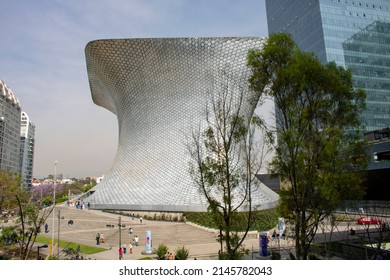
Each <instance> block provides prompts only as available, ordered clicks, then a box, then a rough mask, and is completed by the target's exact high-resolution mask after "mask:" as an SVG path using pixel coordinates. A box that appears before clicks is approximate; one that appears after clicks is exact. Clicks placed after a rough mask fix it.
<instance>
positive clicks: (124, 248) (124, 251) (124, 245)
mask: <svg viewBox="0 0 390 280" xmlns="http://www.w3.org/2000/svg"><path fill="white" fill-rule="evenodd" d="M126 249H127V248H126V242H125V243H123V254H126Z"/></svg>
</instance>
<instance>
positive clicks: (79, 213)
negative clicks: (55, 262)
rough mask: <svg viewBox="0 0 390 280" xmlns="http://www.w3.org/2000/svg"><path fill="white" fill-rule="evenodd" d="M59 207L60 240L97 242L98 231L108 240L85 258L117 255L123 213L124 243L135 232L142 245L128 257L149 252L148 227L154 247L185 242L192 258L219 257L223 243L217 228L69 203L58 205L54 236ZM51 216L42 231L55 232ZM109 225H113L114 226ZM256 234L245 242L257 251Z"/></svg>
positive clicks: (107, 258)
mask: <svg viewBox="0 0 390 280" xmlns="http://www.w3.org/2000/svg"><path fill="white" fill-rule="evenodd" d="M58 211H60V219H59V221H60V239H61V240H66V241H70V242H76V243H80V244H86V245H91V246H97V245H96V239H95V237H96V235H97V233H103V235H104V239H105V243H102V244H100V245H99V247H103V248H106V249H108V250H106V251H104V252H101V253H97V254H92V255H86V256H85V258H87V259H88V258H90V259H94V260H95V259H96V260H117V259H118V256H119V254H118V249H119V229H118V228H119V227H118V223H119V217H121V218H120V219H121V224H122V225H124V227H123V228H122V230H121V241H122V242H121V243H122V244H123V243H126V244H127V245H128V244H129V242H130V241H131V240H132V238H133V237H134V236H136V235H137V236H138V237H139V246H138V247H136V246H133V254H129V252H127V254H125V255H124V259H125V260H126V259H129V260H137V259H141V258H144V257H147V255H145V254H142V252H143V251H145V233H146V231H147V230H150V231H151V232H152V241H153V248H157V247H158V246H159V245H160V244H162V243H163V244H165V245H167V246H168V248H169V251H170V252H174V251H175V250H176V249H177V248H178V247H182V246H185V248H187V249H188V250H189V254H190V257H189V258H190V259H194V258H197V259H216V258H217V254H218V251H219V249H220V244H219V243H218V242H217V237H218V232H216V231H214V230H208V229H205V228H201V227H198V226H196V225H193V224H190V223H183V222H168V221H154V220H147V219H143V221H142V223H141V222H140V220H139V219H138V218H134V219H132V217H128V216H120V215H116V214H113V213H107V212H102V211H100V210H87V209H84V210H81V209H76V208H74V207H67V206H56V208H55V219H54V220H55V224H54V225H55V239H57V236H58V218H57V217H58V215H57V213H58ZM136 214H137V213H136ZM52 217H53V215H50V217H49V218H48V220H47V223H48V225H49V232H48V233H43V235H46V236H52V232H51V230H52V220H53V218H52ZM69 220H72V221H73V225H72V226H68V221H69ZM109 225H113V227H111V226H109ZM130 227H131V228H132V229H133V234H131V235H130V234H129V233H128V229H129V228H130ZM256 237H257V234H256V232H250V233H249V235H248V237H247V238H246V240H245V245H246V248H247V249H250V250H251V251H255V252H258V250H259V243H258V240H257V238H256ZM61 249H62V248H61ZM53 252H54V253H56V252H57V248H56V247H54V249H53ZM60 252H61V250H60ZM42 253H44V252H42ZM154 256H155V255H152V257H154Z"/></svg>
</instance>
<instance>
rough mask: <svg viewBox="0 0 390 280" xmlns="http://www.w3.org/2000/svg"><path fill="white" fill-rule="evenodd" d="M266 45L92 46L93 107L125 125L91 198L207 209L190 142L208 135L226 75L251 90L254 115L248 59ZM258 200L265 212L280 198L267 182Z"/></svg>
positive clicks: (117, 204)
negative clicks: (210, 95) (209, 115)
mask: <svg viewBox="0 0 390 280" xmlns="http://www.w3.org/2000/svg"><path fill="white" fill-rule="evenodd" d="M262 42H263V40H262V39H261V38H254V37H253V38H173V39H171V38H164V39H148V38H146V39H118V40H98V41H92V42H90V43H89V44H88V45H87V46H86V61H87V70H88V76H89V83H90V87H91V93H92V99H93V102H94V103H95V104H96V105H99V106H101V107H103V108H105V109H107V110H109V111H111V112H112V113H114V114H115V115H116V116H117V118H118V126H119V138H118V148H117V154H116V157H115V159H114V163H113V165H112V167H111V170H110V171H109V172H108V174H107V176H106V177H105V178H104V180H102V181H101V182H100V183H99V184H98V185H97V186H95V187H94V189H93V190H92V191H93V194H92V195H91V196H90V197H88V199H87V200H88V201H89V202H90V203H91V206H92V207H93V208H95V209H120V210H140V211H175V212H186V211H206V210H207V203H206V200H205V198H204V197H203V195H202V194H201V193H200V192H199V190H198V187H197V186H196V185H195V183H194V182H193V181H192V179H191V176H190V172H189V162H190V160H191V158H190V155H189V151H188V147H187V140H188V138H191V133H192V132H193V130H194V129H200V130H202V131H204V130H205V128H206V126H205V125H206V124H205V118H206V116H205V110H206V103H207V92H208V91H210V90H211V89H212V87H213V86H214V87H215V88H218V87H219V84H220V83H221V81H222V80H223V79H225V78H226V77H228V78H229V79H231V80H232V81H234V82H233V84H234V87H235V88H236V91H235V94H237V96H238V89H239V90H240V91H242V92H243V93H244V100H245V102H244V104H243V105H242V110H243V111H244V112H245V115H246V116H247V117H250V116H251V115H252V114H253V111H254V106H253V103H250V102H247V101H248V100H247V98H248V97H249V93H250V91H249V89H248V78H249V75H250V70H249V68H248V67H247V66H246V57H247V52H248V50H249V49H250V48H260V47H261V45H262ZM236 102H238V98H237V99H236ZM237 104H238V103H237ZM237 104H235V105H237ZM97 141H98V139H97ZM237 195H243V193H241V194H237ZM252 198H253V205H256V206H258V207H261V208H268V207H273V206H274V205H275V204H276V202H277V200H278V196H277V194H276V193H274V192H273V191H271V190H270V189H268V188H266V187H265V186H264V185H262V184H260V183H259V185H258V186H257V187H256V189H255V190H254V192H253V194H252Z"/></svg>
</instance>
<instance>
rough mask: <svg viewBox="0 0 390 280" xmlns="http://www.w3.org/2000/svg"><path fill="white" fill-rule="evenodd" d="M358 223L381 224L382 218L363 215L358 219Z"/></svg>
mask: <svg viewBox="0 0 390 280" xmlns="http://www.w3.org/2000/svg"><path fill="white" fill-rule="evenodd" d="M357 223H358V224H359V225H379V224H381V223H382V222H381V220H379V219H377V218H372V217H361V218H359V219H358V221H357Z"/></svg>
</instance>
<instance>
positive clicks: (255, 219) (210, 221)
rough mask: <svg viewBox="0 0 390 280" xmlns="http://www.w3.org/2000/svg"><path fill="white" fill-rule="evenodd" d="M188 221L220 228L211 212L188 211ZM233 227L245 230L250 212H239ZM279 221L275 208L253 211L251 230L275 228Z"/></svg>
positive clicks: (239, 230)
mask: <svg viewBox="0 0 390 280" xmlns="http://www.w3.org/2000/svg"><path fill="white" fill-rule="evenodd" d="M184 215H185V218H186V220H187V221H189V222H192V223H194V224H198V225H200V226H203V227H207V228H214V229H219V226H218V224H217V223H215V220H214V218H213V215H211V214H210V213H209V212H186V213H184ZM237 215H238V216H237V218H236V219H235V221H236V222H235V223H234V225H233V227H232V230H234V231H238V232H243V231H245V229H246V226H247V219H248V218H247V217H248V213H245V212H239V213H237ZM277 223H278V214H277V211H276V209H275V208H273V209H266V210H260V211H253V212H252V219H251V224H250V228H249V230H251V231H255V230H260V231H267V230H269V229H272V228H274V227H275V226H276V225H277Z"/></svg>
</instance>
